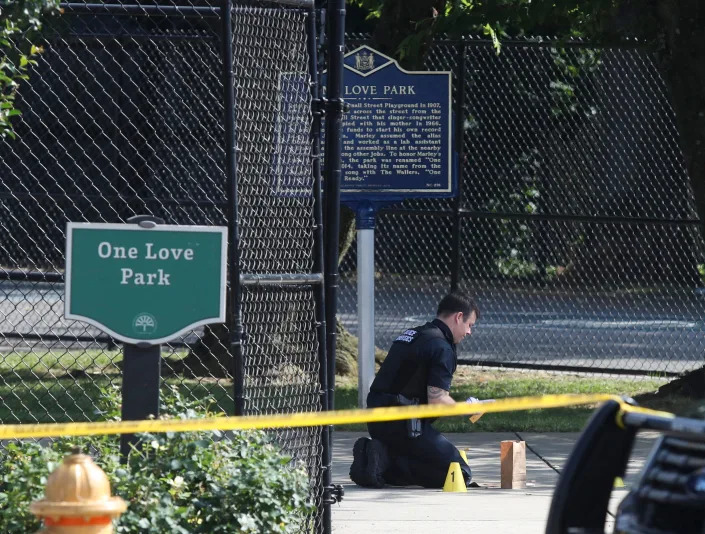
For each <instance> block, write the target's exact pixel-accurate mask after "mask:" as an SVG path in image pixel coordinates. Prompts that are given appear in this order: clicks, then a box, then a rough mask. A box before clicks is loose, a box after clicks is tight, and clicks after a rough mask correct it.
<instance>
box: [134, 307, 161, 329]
mask: <svg viewBox="0 0 705 534" xmlns="http://www.w3.org/2000/svg"><path fill="white" fill-rule="evenodd" d="M132 328H133V329H134V330H135V332H139V333H140V334H151V333H152V332H154V331H155V330H156V329H157V320H156V319H155V318H154V315H152V314H151V313H145V312H143V313H139V314H137V316H136V317H135V318H134V320H133V321H132Z"/></svg>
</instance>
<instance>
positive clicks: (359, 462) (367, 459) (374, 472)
mask: <svg viewBox="0 0 705 534" xmlns="http://www.w3.org/2000/svg"><path fill="white" fill-rule="evenodd" d="M388 465H389V456H388V454H387V448H386V447H385V446H384V443H382V442H381V441H378V440H376V439H370V438H359V439H358V440H357V441H356V442H355V445H353V463H352V465H351V466H350V480H352V481H353V482H354V483H355V484H357V485H358V486H363V487H366V488H382V487H384V478H383V477H382V474H383V473H384V471H385V470H386V469H387V466H388Z"/></svg>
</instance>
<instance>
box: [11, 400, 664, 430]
mask: <svg viewBox="0 0 705 534" xmlns="http://www.w3.org/2000/svg"><path fill="white" fill-rule="evenodd" d="M609 400H613V401H616V402H618V403H619V404H620V405H621V407H622V410H621V412H620V413H624V412H637V413H645V414H650V415H658V416H661V417H668V418H673V417H675V416H674V415H673V414H670V413H668V412H658V411H655V410H649V409H647V408H640V407H636V406H631V405H629V404H627V403H626V402H624V400H622V399H621V398H620V397H618V396H616V395H609V394H590V395H582V394H570V395H542V396H536V397H515V398H508V399H499V400H495V401H492V402H484V403H482V404H479V405H478V404H468V403H465V402H459V403H457V404H454V405H442V404H427V405H420V406H400V407H391V408H369V409H365V410H360V409H358V410H335V411H328V412H304V413H294V414H275V415H248V416H239V417H211V418H204V419H149V420H141V421H109V422H97V423H42V424H19V425H0V439H22V438H46V437H62V436H98V435H107V434H138V433H145V432H147V433H157V432H195V431H206V430H255V429H269V428H289V427H313V426H323V425H343V424H350V423H374V422H382V421H398V420H403V419H410V418H421V419H423V418H429V417H448V416H454V415H455V416H457V415H473V414H478V413H482V414H487V413H499V412H511V411H519V410H534V409H545V408H560V407H566V406H579V405H585V404H595V403H601V402H605V401H609ZM620 419H621V418H620Z"/></svg>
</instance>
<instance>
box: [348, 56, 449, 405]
mask: <svg viewBox="0 0 705 534" xmlns="http://www.w3.org/2000/svg"><path fill="white" fill-rule="evenodd" d="M344 67H345V69H344V72H343V86H344V87H343V98H344V100H345V103H346V104H347V105H348V108H349V109H348V112H347V113H346V114H345V117H344V120H343V152H342V171H343V172H342V183H341V188H340V192H341V200H342V202H343V203H345V204H347V205H348V206H350V207H351V208H352V209H353V210H355V214H356V223H357V318H358V329H357V331H358V340H359V342H358V403H359V406H360V407H361V408H364V407H365V406H366V397H367V392H368V391H369V389H370V385H371V384H372V380H373V379H374V370H375V360H374V353H375V344H374V320H375V319H374V317H375V315H374V307H375V304H374V272H375V269H374V226H375V215H376V212H377V210H378V209H379V208H380V207H382V206H384V205H385V204H390V203H394V202H400V201H402V200H404V199H406V198H410V197H450V196H454V195H455V192H456V179H455V172H454V167H455V166H454V165H453V162H454V159H453V145H452V123H453V121H452V119H451V113H452V110H451V73H450V72H434V71H423V72H409V71H406V70H404V69H402V68H401V67H400V66H399V64H398V63H397V62H396V61H394V60H393V59H392V58H390V57H388V56H385V55H384V54H381V53H380V52H378V51H376V50H374V49H372V48H370V47H368V46H361V47H360V48H357V49H355V50H353V51H352V52H350V53H348V54H346V56H345V65H344Z"/></svg>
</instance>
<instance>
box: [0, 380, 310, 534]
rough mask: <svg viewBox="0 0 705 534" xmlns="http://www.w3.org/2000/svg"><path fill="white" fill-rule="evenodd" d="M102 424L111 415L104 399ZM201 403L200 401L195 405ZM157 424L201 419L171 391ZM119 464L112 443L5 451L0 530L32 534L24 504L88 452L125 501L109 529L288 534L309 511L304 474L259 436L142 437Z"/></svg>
mask: <svg viewBox="0 0 705 534" xmlns="http://www.w3.org/2000/svg"><path fill="white" fill-rule="evenodd" d="M107 400H108V401H109V402H108V405H107V406H106V407H107V409H105V410H104V411H103V412H102V418H103V419H105V420H113V419H115V418H116V417H117V414H116V411H117V408H116V406H117V403H116V402H115V400H116V399H115V397H114V396H113V395H108V396H107ZM202 403H203V401H199V404H201V405H202ZM162 414H163V417H181V418H194V417H203V416H204V415H206V412H203V411H201V412H199V411H197V410H196V408H195V403H190V404H189V403H186V402H184V400H183V399H181V398H180V397H179V395H178V392H177V391H176V390H172V391H171V393H170V394H169V395H168V396H167V397H166V399H165V402H163V404H162ZM140 437H141V438H142V444H143V445H142V447H141V448H140V449H134V450H133V451H132V452H131V453H130V455H129V457H128V461H127V463H126V464H123V465H121V464H120V461H119V438H118V437H117V436H102V437H98V438H91V439H88V438H80V439H73V440H68V439H60V440H56V441H54V442H52V443H51V444H47V445H45V446H42V445H40V444H38V443H36V442H16V443H10V444H8V445H7V448H6V453H5V454H4V455H3V459H2V462H1V463H0V508H2V510H3V512H2V514H0V532H3V533H6V534H14V533H17V534H20V533H22V534H26V533H27V532H35V531H36V530H37V529H38V528H39V526H40V525H39V522H38V521H37V520H36V518H34V517H33V516H32V515H31V514H30V513H29V504H30V502H32V501H33V500H36V499H39V498H41V497H42V495H43V493H44V488H45V485H46V479H47V477H48V475H49V473H50V472H51V471H53V470H54V469H55V468H56V467H57V466H58V465H59V463H60V462H61V460H62V458H63V457H64V455H65V454H67V453H68V452H69V451H70V449H71V448H72V447H74V446H76V445H78V446H80V447H82V448H83V450H84V451H90V452H91V454H92V455H93V456H94V458H96V462H97V463H98V464H99V465H100V467H101V468H102V469H103V470H104V471H105V473H106V474H107V475H108V478H109V479H110V482H111V485H112V491H113V494H114V495H119V496H120V497H122V498H123V499H125V500H126V501H127V502H128V508H127V512H126V513H125V514H123V515H122V517H121V518H120V519H119V520H118V521H117V523H116V530H117V532H118V533H120V534H127V533H138V532H140V533H143V532H150V533H156V532H159V533H162V532H163V533H173V534H186V533H189V534H190V533H200V532H208V533H220V532H281V533H287V532H294V531H298V530H300V528H301V522H302V521H303V522H305V521H307V517H310V515H311V514H312V512H313V510H314V508H313V507H312V505H311V504H310V501H309V487H308V478H307V475H306V472H305V471H304V470H303V469H301V468H298V467H295V466H294V465H293V464H292V463H291V462H292V461H291V459H290V458H289V457H286V456H283V455H282V454H281V452H280V451H279V450H278V449H277V447H275V446H274V444H273V443H271V441H270V440H269V439H268V437H267V436H266V435H265V434H264V433H262V432H235V433H228V435H227V436H223V435H221V433H219V432H191V433H165V434H153V435H151V434H142V435H141V436H140Z"/></svg>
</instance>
